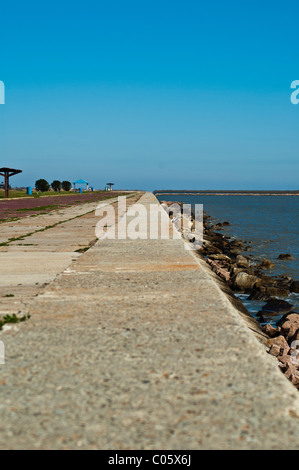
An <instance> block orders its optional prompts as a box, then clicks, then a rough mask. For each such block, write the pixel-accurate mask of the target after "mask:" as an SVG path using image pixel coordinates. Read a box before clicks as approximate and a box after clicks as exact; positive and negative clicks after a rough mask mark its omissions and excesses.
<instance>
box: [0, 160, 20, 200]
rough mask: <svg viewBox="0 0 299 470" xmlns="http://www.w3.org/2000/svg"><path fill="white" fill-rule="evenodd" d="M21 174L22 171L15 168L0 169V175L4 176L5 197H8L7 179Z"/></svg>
mask: <svg viewBox="0 0 299 470" xmlns="http://www.w3.org/2000/svg"><path fill="white" fill-rule="evenodd" d="M18 173H22V170H16V169H15V168H7V167H3V168H0V175H1V176H4V185H5V197H8V189H9V177H10V176H14V175H17V174H18Z"/></svg>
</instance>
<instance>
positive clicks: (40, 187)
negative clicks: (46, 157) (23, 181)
mask: <svg viewBox="0 0 299 470" xmlns="http://www.w3.org/2000/svg"><path fill="white" fill-rule="evenodd" d="M35 189H36V191H42V192H45V191H49V189H50V185H49V183H48V181H47V180H45V179H43V178H41V179H39V180H37V181H36V182H35Z"/></svg>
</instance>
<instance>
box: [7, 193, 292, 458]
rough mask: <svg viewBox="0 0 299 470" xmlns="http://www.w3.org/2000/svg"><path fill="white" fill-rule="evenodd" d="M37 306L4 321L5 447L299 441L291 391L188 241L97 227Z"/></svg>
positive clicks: (248, 445) (148, 198) (241, 445)
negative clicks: (101, 233)
mask: <svg viewBox="0 0 299 470" xmlns="http://www.w3.org/2000/svg"><path fill="white" fill-rule="evenodd" d="M140 202H142V204H144V206H145V207H146V208H147V209H148V208H149V206H150V204H157V200H156V198H155V197H154V196H153V195H152V194H151V193H146V194H145V195H144V196H142V198H141V200H140ZM129 220H130V219H129ZM129 220H128V221H129ZM29 311H30V313H31V318H30V320H28V321H26V322H24V323H20V324H16V325H14V326H12V328H11V329H6V330H5V331H4V332H2V333H0V340H1V341H3V343H4V345H5V361H6V362H5V364H4V365H0V374H1V378H0V448H1V449H298V448H299V395H298V392H297V390H296V389H295V388H294V387H293V386H292V385H291V383H290V382H288V380H287V379H286V378H285V377H284V376H283V374H282V373H281V372H280V371H279V369H278V366H277V362H275V361H274V360H273V358H272V357H271V356H269V355H268V354H267V352H266V349H265V347H264V345H263V342H262V335H261V341H260V340H259V339H258V338H259V334H260V332H259V331H258V328H257V326H256V324H255V322H253V321H251V320H250V318H248V317H246V315H245V314H242V315H240V313H239V312H238V311H237V310H236V308H235V307H234V306H233V304H232V303H231V302H230V300H229V299H228V297H227V296H226V295H225V294H224V293H223V291H222V288H221V285H220V284H219V283H218V282H217V281H216V279H215V275H213V274H212V273H211V271H210V270H209V268H208V266H207V265H206V264H205V262H204V261H203V260H201V259H200V258H199V257H197V256H196V255H195V254H194V253H193V252H190V251H187V250H186V249H185V242H184V241H183V240H149V239H147V240H130V239H124V240H117V239H116V240H99V241H98V242H97V243H96V244H95V245H94V246H92V247H91V248H90V249H89V250H88V251H87V252H86V253H84V254H82V255H81V256H79V257H78V258H77V259H74V260H73V261H72V263H71V264H70V265H69V266H68V267H67V268H66V269H65V270H64V272H63V273H61V274H60V275H58V276H56V277H55V279H54V280H52V281H51V282H50V283H49V284H48V285H47V286H45V287H44V289H43V291H42V292H40V293H39V295H38V296H37V297H35V298H34V299H33V300H31V302H30V304H29Z"/></svg>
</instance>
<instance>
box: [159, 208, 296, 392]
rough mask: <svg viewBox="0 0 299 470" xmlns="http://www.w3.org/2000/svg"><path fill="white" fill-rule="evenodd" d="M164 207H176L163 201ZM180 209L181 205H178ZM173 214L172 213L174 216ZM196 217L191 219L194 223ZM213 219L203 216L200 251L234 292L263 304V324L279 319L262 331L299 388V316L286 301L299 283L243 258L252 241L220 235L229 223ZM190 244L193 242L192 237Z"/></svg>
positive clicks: (267, 264) (267, 263)
mask: <svg viewBox="0 0 299 470" xmlns="http://www.w3.org/2000/svg"><path fill="white" fill-rule="evenodd" d="M164 203H165V205H166V206H167V204H173V202H171V203H167V202H166V201H164ZM177 204H178V205H179V206H181V204H182V203H177ZM171 215H172V214H171ZM192 217H193V215H192V216H191V222H192V221H193V219H192ZM209 220H210V217H209V216H207V215H206V214H205V213H204V216H203V225H204V240H203V243H202V246H201V248H200V249H199V250H198V252H199V253H200V254H201V255H203V256H204V258H205V260H206V262H207V263H208V264H209V266H210V267H211V269H212V270H213V271H214V272H215V273H216V274H217V275H218V276H219V277H220V278H221V279H222V280H223V281H224V282H225V283H226V284H227V285H228V286H229V287H230V288H231V290H232V291H234V292H239V293H245V294H249V297H248V299H249V300H260V301H264V302H265V305H264V306H263V308H262V310H261V311H260V312H258V318H259V320H260V322H261V323H265V322H266V321H269V320H270V319H271V320H272V321H273V319H275V317H279V318H280V319H279V320H278V321H277V322H276V324H275V326H273V324H270V323H268V324H266V326H264V327H263V328H262V329H263V331H264V332H265V333H266V334H267V336H268V337H269V339H268V343H267V345H268V347H269V353H270V354H271V355H273V356H275V357H277V359H278V361H279V362H278V364H279V367H280V369H281V370H282V372H283V373H284V374H285V376H286V377H287V378H288V379H289V380H290V381H291V382H292V383H293V384H294V386H295V387H296V388H297V389H299V314H298V313H296V312H294V307H293V305H291V304H290V303H289V302H287V301H286V300H282V299H278V298H276V297H287V296H288V295H289V294H290V293H291V292H296V293H299V281H294V280H293V279H292V278H291V277H288V276H270V275H267V274H265V272H264V271H265V270H271V269H273V268H274V267H275V264H274V263H273V262H272V261H270V260H267V259H264V260H262V261H261V262H260V263H259V264H258V263H255V262H254V260H252V259H251V257H250V256H249V257H247V256H244V254H241V252H242V253H244V252H247V251H249V250H250V242H243V241H240V240H236V239H234V238H231V237H227V236H225V235H223V233H220V232H221V231H222V230H223V228H222V227H223V226H227V225H229V222H223V223H217V224H216V225H215V226H213V225H212V224H211V223H210V222H209ZM188 239H189V241H192V240H191V239H190V237H189V238H188ZM292 259H294V258H293V257H292V255H290V254H285V255H284V254H282V255H279V256H278V260H292Z"/></svg>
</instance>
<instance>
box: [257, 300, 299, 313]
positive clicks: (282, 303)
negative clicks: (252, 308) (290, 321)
mask: <svg viewBox="0 0 299 470" xmlns="http://www.w3.org/2000/svg"><path fill="white" fill-rule="evenodd" d="M262 311H263V312H264V313H266V314H269V313H276V314H278V315H285V314H288V313H291V312H293V311H294V305H292V304H290V303H289V302H287V301H286V300H281V299H271V300H268V302H267V303H266V304H265V305H264V306H263V308H262Z"/></svg>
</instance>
